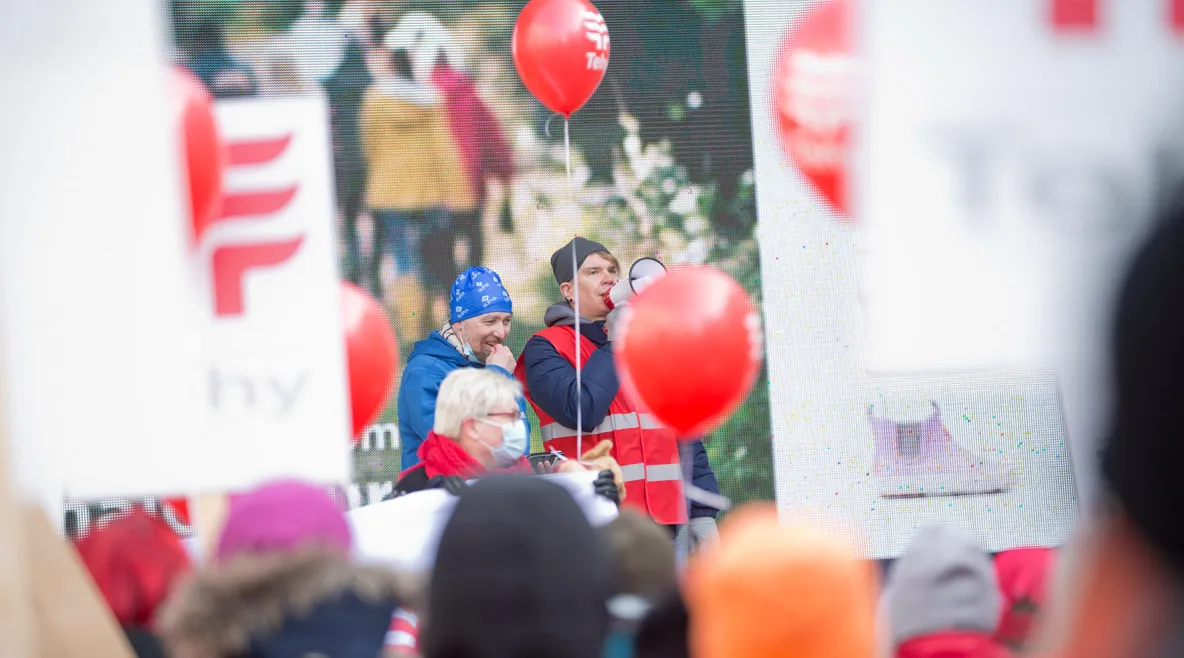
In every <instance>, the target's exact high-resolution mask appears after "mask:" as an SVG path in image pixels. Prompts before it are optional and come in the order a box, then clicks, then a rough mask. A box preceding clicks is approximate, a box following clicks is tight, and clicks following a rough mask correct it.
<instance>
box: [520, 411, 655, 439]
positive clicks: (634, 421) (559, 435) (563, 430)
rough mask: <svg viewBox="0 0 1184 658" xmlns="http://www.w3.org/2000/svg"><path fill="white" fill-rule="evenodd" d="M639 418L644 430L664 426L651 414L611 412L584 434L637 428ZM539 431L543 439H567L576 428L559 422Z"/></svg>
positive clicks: (573, 434)
mask: <svg viewBox="0 0 1184 658" xmlns="http://www.w3.org/2000/svg"><path fill="white" fill-rule="evenodd" d="M639 418H640V421H641V429H643V430H660V429H662V428H663V426H662V423H659V422H658V419H657V418H654V417H653V416H652V415H650V414H609V415H608V416H605V417H604V422H602V423H600V424H599V425H597V426H596V427H594V428H592V431H590V432H584V436H591V435H594V434H605V433H608V432H612V431H613V430H633V429H637V428H638V419H639ZM539 431H540V433H541V434H542V435H543V441H550V440H552V439H567V438H572V437H574V436H575V435H576V431H575V430H573V429H571V428H570V427H564V426H562V425H560V424H559V423H547V424H546V425H543V426H542V427H541V428H539Z"/></svg>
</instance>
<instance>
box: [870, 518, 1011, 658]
mask: <svg viewBox="0 0 1184 658" xmlns="http://www.w3.org/2000/svg"><path fill="white" fill-rule="evenodd" d="M884 596H885V599H886V600H885V604H886V605H887V608H888V617H889V624H890V626H891V629H892V644H893V646H895V647H899V646H900V645H901V644H903V643H905V642H907V641H909V640H911V639H913V638H916V637H921V636H924V635H928V634H931V633H938V632H943V631H980V632H983V633H994V632H995V628H996V626H997V625H998V623H999V614H1000V605H1001V598H1000V597H1001V595H1000V594H999V586H998V583H997V582H996V580H995V568H994V565H993V563H992V562H991V556H990V555H988V554H987V553H986V552H984V551H983V550H982V549H981V548H979V547H978V546H977V545H976V544H975V543H974V541H973V540H971V539H970V537H968V536H967V535H966V534H964V533H963V532H961V531H960V530H956V529H954V528H948V527H944V526H932V527H928V528H925V529H923V530H921V532H920V533H918V534H917V536H916V537H915V538H914V539H913V543H912V544H911V545H910V546H909V548H908V550H907V551H905V553H904V555H902V556H901V557H900V558H899V559H898V560H897V561H896V563H895V564H894V565H893V567H892V572H891V576H890V578H889V579H888V587H887V591H886V592H885V594H884Z"/></svg>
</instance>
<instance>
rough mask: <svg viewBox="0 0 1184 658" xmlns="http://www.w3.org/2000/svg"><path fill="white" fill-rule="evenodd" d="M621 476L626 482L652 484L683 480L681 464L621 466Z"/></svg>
mask: <svg viewBox="0 0 1184 658" xmlns="http://www.w3.org/2000/svg"><path fill="white" fill-rule="evenodd" d="M621 474H622V475H623V476H624V478H625V481H626V482H636V481H638V480H648V481H650V482H671V481H674V480H682V465H681V464H654V465H652V466H646V465H645V464H625V465H623V466H621Z"/></svg>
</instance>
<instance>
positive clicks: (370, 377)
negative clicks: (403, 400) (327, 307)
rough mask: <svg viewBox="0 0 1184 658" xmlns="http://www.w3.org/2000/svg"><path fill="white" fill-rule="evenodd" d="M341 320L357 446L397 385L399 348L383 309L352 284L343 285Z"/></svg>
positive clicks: (354, 436) (344, 283)
mask: <svg viewBox="0 0 1184 658" xmlns="http://www.w3.org/2000/svg"><path fill="white" fill-rule="evenodd" d="M341 319H342V322H343V324H344V326H345V359H346V363H348V365H349V394H350V405H351V411H352V415H353V438H354V442H355V443H356V442H357V441H358V439H359V438H360V435H361V433H362V430H363V429H365V427H366V425H368V424H369V423H370V421H372V420H374V417H375V416H377V415H378V412H380V411H382V408H383V406H385V405H386V401H387V400H388V399H389V398H390V395H391V389H392V388H393V387H394V385H395V369H396V368H397V367H398V363H399V345H398V343H397V342H396V341H395V333H394V332H393V331H392V330H391V324H390V322H389V321H388V320H387V318H386V313H384V312H383V311H382V306H380V305H379V304H378V302H376V301H374V298H373V297H371V296H370V295H368V294H366V293H365V292H364V291H363V290H362V289H361V288H359V287H357V286H355V285H354V284H352V283H346V282H342V284H341Z"/></svg>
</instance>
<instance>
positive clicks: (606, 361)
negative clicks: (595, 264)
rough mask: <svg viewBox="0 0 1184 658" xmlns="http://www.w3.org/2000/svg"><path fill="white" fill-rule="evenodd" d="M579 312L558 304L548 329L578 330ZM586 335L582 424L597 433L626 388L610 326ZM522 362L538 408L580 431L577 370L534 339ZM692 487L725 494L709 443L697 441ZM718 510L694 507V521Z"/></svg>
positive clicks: (591, 327)
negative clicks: (608, 330) (709, 456)
mask: <svg viewBox="0 0 1184 658" xmlns="http://www.w3.org/2000/svg"><path fill="white" fill-rule="evenodd" d="M575 317H576V314H575V311H573V310H572V308H571V306H569V305H567V304H566V303H564V302H560V303H558V304H552V305H551V307H550V308H548V309H547V312H546V314H545V315H544V316H543V323H544V324H546V325H547V326H548V327H555V326H559V327H563V326H567V327H571V326H575ZM580 334H581V335H583V336H585V337H587V338H588V340H591V341H592V343H593V344H595V345H596V346H597V350H596V351H595V352H593V353H592V356H590V357H588V361H587V363H585V364H584V367H583V369H582V371H581V372H580V383H581V388H582V391H581V392H580V395H579V400H580V406H582V407H583V409H582V412H583V413H582V415H581V417H580V419H581V420H582V421H583V425H584V427H583V430H584V431H585V432H590V431H592V430H593V429H594V428H595V427H596V426H597V425H599V424H600V423H602V422H604V418H605V416H607V415H608V409H609V406H611V405H612V402H613V398H615V397H616V396H617V390H618V389H619V388H620V387H621V383H620V380H618V379H617V370H616V366H615V365H614V363H613V344H612V342H611V341H609V339H608V334H606V333H605V330H604V322H603V321H599V322H592V321H590V320H586V319H583V318H581V320H580ZM522 361H523V363H524V364H525V370H526V385H527V388H528V390H529V391H530V396H531V398H532V399H533V400H534V403H535V404H537V405H538V406H539V408H541V409H542V410H544V411H546V412H547V414H548V415H550V416H551V417H552V418H554V419H555V420H556V422H558V423H559V424H560V425H563V426H564V427H575V426H576V407H577V403H576V399H577V397H576V370H575V367H574V366H573V365H572V364H571V363H569V362H568V360H567V359H565V358H564V357H563V355H561V354H560V353H559V352H558V351H556V349H555V347H554V346H553V345H551V343H550V342H549V341H547V339H546V338H543V337H542V336H533V337H531V339H530V340H529V341H527V342H526V347H525V348H523V350H522ZM690 454H691V459H692V464H693V468H692V473H691V478H692V483H693V484H694V485H695V486H696V487H698V488H700V489H703V490H705V491H709V492H711V493H714V494H718V493H719V482H718V481H717V480H716V478H715V471H713V470H712V469H711V464H710V462H709V461H708V459H707V448H705V447H704V446H703V441H701V440H698V439H696V440H695V441H693V442H691V450H690ZM717 513H718V510H716V509H714V508H711V507H707V506H704V505H698V504H695V503H692V504H691V509H690V515H689V516H690V517H691V518H695V517H699V516H710V517H714V516H715V515H716V514H717Z"/></svg>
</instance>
